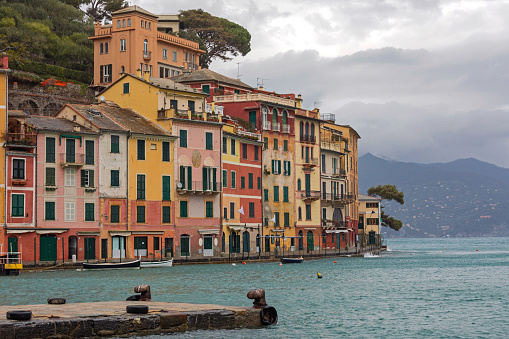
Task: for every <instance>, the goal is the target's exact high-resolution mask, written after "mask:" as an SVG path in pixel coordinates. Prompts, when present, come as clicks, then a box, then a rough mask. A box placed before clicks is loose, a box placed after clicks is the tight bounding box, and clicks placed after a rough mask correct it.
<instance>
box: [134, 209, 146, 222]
mask: <svg viewBox="0 0 509 339" xmlns="http://www.w3.org/2000/svg"><path fill="white" fill-rule="evenodd" d="M136 222H137V223H144V222H145V206H136Z"/></svg>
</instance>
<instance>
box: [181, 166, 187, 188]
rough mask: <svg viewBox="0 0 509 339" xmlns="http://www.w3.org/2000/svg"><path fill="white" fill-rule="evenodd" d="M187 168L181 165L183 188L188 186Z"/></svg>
mask: <svg viewBox="0 0 509 339" xmlns="http://www.w3.org/2000/svg"><path fill="white" fill-rule="evenodd" d="M185 177H186V168H185V167H184V166H180V183H181V184H182V189H185V188H186V182H185Z"/></svg>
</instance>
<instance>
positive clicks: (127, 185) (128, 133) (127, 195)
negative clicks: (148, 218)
mask: <svg viewBox="0 0 509 339" xmlns="http://www.w3.org/2000/svg"><path fill="white" fill-rule="evenodd" d="M131 135H132V134H131V131H128V132H127V138H126V146H125V147H126V177H127V180H126V196H125V200H126V209H127V211H126V216H127V222H126V230H127V231H128V230H129V229H130V227H129V220H131V216H130V214H129V140H130V139H131ZM112 246H113V241H112ZM119 246H120V262H122V244H120V245H119ZM112 249H113V248H112ZM124 250H125V255H126V257H127V239H126V241H125V244H124ZM112 253H113V252H112Z"/></svg>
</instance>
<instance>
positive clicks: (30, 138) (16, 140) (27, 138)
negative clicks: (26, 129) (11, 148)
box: [6, 132, 37, 146]
mask: <svg viewBox="0 0 509 339" xmlns="http://www.w3.org/2000/svg"><path fill="white" fill-rule="evenodd" d="M6 138H7V139H6V141H7V145H16V146H35V145H36V144H37V134H36V133H33V132H32V133H12V132H7V134H6Z"/></svg>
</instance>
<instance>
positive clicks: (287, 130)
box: [283, 124, 290, 134]
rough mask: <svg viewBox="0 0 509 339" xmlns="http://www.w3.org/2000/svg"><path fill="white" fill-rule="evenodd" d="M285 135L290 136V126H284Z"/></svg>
mask: <svg viewBox="0 0 509 339" xmlns="http://www.w3.org/2000/svg"><path fill="white" fill-rule="evenodd" d="M283 133H285V134H290V125H288V124H283Z"/></svg>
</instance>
